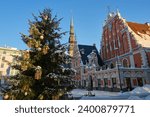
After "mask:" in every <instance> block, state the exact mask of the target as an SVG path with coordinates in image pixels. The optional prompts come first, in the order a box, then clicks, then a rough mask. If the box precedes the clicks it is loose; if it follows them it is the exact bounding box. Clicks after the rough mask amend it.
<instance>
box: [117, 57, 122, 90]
mask: <svg viewBox="0 0 150 117" xmlns="http://www.w3.org/2000/svg"><path fill="white" fill-rule="evenodd" d="M119 65H120V63H119V56H117V70H118V77H119V82H120V91H121V92H122V83H121V77H120V68H119Z"/></svg>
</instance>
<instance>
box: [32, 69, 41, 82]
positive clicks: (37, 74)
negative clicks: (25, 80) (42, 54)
mask: <svg viewBox="0 0 150 117" xmlns="http://www.w3.org/2000/svg"><path fill="white" fill-rule="evenodd" d="M41 75H42V69H41V67H40V66H37V68H36V69H35V75H34V78H35V79H36V80H40V79H41Z"/></svg>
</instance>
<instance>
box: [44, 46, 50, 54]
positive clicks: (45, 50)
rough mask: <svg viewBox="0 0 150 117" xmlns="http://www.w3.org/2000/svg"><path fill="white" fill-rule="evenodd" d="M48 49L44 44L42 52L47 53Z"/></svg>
mask: <svg viewBox="0 0 150 117" xmlns="http://www.w3.org/2000/svg"><path fill="white" fill-rule="evenodd" d="M48 50H49V47H48V45H45V46H44V47H43V54H47V53H48Z"/></svg>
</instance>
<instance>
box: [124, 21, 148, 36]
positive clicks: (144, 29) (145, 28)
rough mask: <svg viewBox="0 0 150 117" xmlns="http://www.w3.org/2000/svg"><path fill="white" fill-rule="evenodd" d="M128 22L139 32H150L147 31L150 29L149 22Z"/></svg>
mask: <svg viewBox="0 0 150 117" xmlns="http://www.w3.org/2000/svg"><path fill="white" fill-rule="evenodd" d="M127 24H128V26H129V27H130V28H131V29H132V30H133V31H134V32H135V33H137V34H138V32H139V33H143V34H148V33H147V32H148V31H150V26H149V24H139V23H134V22H127ZM148 35H150V33H149V34H148Z"/></svg>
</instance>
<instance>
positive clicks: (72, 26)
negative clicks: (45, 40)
mask: <svg viewBox="0 0 150 117" xmlns="http://www.w3.org/2000/svg"><path fill="white" fill-rule="evenodd" d="M70 35H74V24H73V17H72V18H71V21H70Z"/></svg>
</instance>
